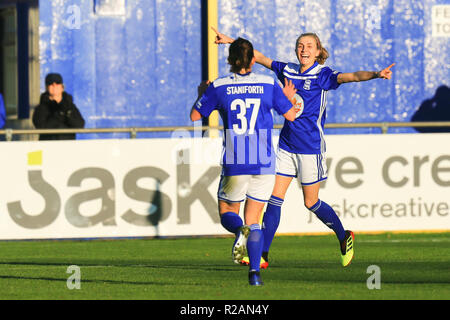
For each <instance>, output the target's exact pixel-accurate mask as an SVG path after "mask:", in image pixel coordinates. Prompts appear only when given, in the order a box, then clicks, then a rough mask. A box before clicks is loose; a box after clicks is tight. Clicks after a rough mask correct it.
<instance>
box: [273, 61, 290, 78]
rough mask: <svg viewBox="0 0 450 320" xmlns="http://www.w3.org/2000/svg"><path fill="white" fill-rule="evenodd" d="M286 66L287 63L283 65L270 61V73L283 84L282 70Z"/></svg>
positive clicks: (282, 63)
mask: <svg viewBox="0 0 450 320" xmlns="http://www.w3.org/2000/svg"><path fill="white" fill-rule="evenodd" d="M286 65H287V63H284V62H280V61H272V71H273V72H275V74H276V75H277V78H278V80H280V81H281V83H284V74H283V70H284V68H285V67H286Z"/></svg>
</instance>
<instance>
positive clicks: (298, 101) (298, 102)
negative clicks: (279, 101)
mask: <svg viewBox="0 0 450 320" xmlns="http://www.w3.org/2000/svg"><path fill="white" fill-rule="evenodd" d="M293 99H294V100H295V104H294V110H295V118H298V117H300V115H301V114H302V113H303V110H304V109H305V103H304V102H303V98H302V97H300V95H299V94H297V93H296V94H295V95H294V98H293Z"/></svg>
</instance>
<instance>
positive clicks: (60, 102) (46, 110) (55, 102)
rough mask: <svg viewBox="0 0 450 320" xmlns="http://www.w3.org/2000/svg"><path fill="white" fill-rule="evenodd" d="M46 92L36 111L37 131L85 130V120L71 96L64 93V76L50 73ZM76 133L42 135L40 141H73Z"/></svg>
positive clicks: (34, 116) (35, 123) (34, 122)
mask: <svg viewBox="0 0 450 320" xmlns="http://www.w3.org/2000/svg"><path fill="white" fill-rule="evenodd" d="M45 88H46V91H45V92H44V93H43V94H41V100H40V103H39V105H38V106H37V107H36V109H35V110H34V114H33V124H34V126H35V127H36V128H37V129H67V128H84V124H85V122H84V119H83V116H82V115H81V113H80V111H79V110H78V108H77V106H76V105H75V104H74V103H73V98H72V96H71V95H70V94H68V93H66V92H65V91H64V84H63V79H62V76H61V75H60V74H58V73H49V74H48V75H47V76H46V77H45ZM73 139H75V134H74V133H69V134H41V135H40V137H39V140H73Z"/></svg>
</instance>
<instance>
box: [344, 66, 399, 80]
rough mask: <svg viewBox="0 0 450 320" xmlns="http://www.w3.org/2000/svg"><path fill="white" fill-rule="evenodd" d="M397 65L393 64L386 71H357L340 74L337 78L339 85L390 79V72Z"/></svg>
mask: <svg viewBox="0 0 450 320" xmlns="http://www.w3.org/2000/svg"><path fill="white" fill-rule="evenodd" d="M394 65H395V63H393V64H391V65H390V66H389V67H387V68H386V69H383V70H381V71H356V72H349V73H340V74H339V75H338V77H337V82H338V83H347V82H360V81H368V80H372V79H378V78H382V79H390V78H391V76H392V71H391V70H390V69H391V68H392V67H393V66H394Z"/></svg>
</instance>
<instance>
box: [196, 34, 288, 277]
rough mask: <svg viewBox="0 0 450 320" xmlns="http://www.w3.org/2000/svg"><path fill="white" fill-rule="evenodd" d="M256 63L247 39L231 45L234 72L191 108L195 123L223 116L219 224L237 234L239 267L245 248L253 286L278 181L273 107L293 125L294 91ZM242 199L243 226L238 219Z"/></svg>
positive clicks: (214, 83) (206, 92)
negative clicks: (266, 212) (256, 69)
mask: <svg viewBox="0 0 450 320" xmlns="http://www.w3.org/2000/svg"><path fill="white" fill-rule="evenodd" d="M255 61H256V58H255V56H254V52H253V46H252V44H251V43H250V42H249V41H248V40H245V39H242V38H238V39H237V40H236V41H233V42H232V43H231V46H230V48H229V56H228V63H229V64H230V65H231V72H232V73H231V74H230V75H227V76H225V77H220V78H218V79H216V80H215V81H214V82H212V83H211V84H210V85H209V86H208V87H207V89H206V90H205V91H204V93H202V92H200V94H201V96H200V97H199V99H198V100H197V101H196V103H195V104H194V106H193V107H192V111H191V120H192V121H196V120H200V119H201V117H208V116H209V115H210V114H211V112H212V111H213V110H215V109H216V110H218V111H219V113H220V115H221V117H222V120H223V123H224V140H223V148H224V153H223V159H222V175H221V178H220V184H219V190H218V200H219V213H220V217H221V224H222V226H223V227H224V228H225V229H226V230H228V231H230V232H232V233H234V234H235V235H236V239H235V242H234V245H233V249H232V255H233V260H234V261H235V262H236V263H240V261H241V260H242V259H243V258H244V255H245V251H246V249H247V252H248V257H249V266H250V267H249V283H250V285H262V284H263V282H262V281H261V276H260V273H259V271H260V260H261V254H262V245H263V234H262V230H261V226H260V218H261V217H260V215H261V213H262V210H263V209H264V205H265V204H266V203H267V201H268V200H269V198H270V194H271V192H272V189H273V184H274V180H275V152H274V151H273V147H272V133H271V132H272V129H273V118H272V113H271V109H275V110H276V111H277V112H278V113H279V114H281V115H283V116H284V117H285V118H286V119H287V120H289V121H293V120H294V119H295V111H294V108H293V106H292V103H291V102H290V100H289V99H292V98H293V96H294V94H295V91H296V90H295V88H294V86H293V84H292V83H289V82H288V81H287V80H286V82H285V88H284V89H282V88H281V87H280V85H278V83H277V82H276V81H275V80H274V79H273V78H272V77H268V76H266V75H258V74H255V73H252V72H251V71H252V66H253V65H254V63H255ZM200 87H202V86H200ZM199 91H201V90H199ZM285 95H286V96H285ZM287 97H289V99H288V98H287ZM244 200H245V207H244V218H245V225H244V224H243V222H242V219H241V218H240V217H239V209H240V204H241V202H243V201H244Z"/></svg>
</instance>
